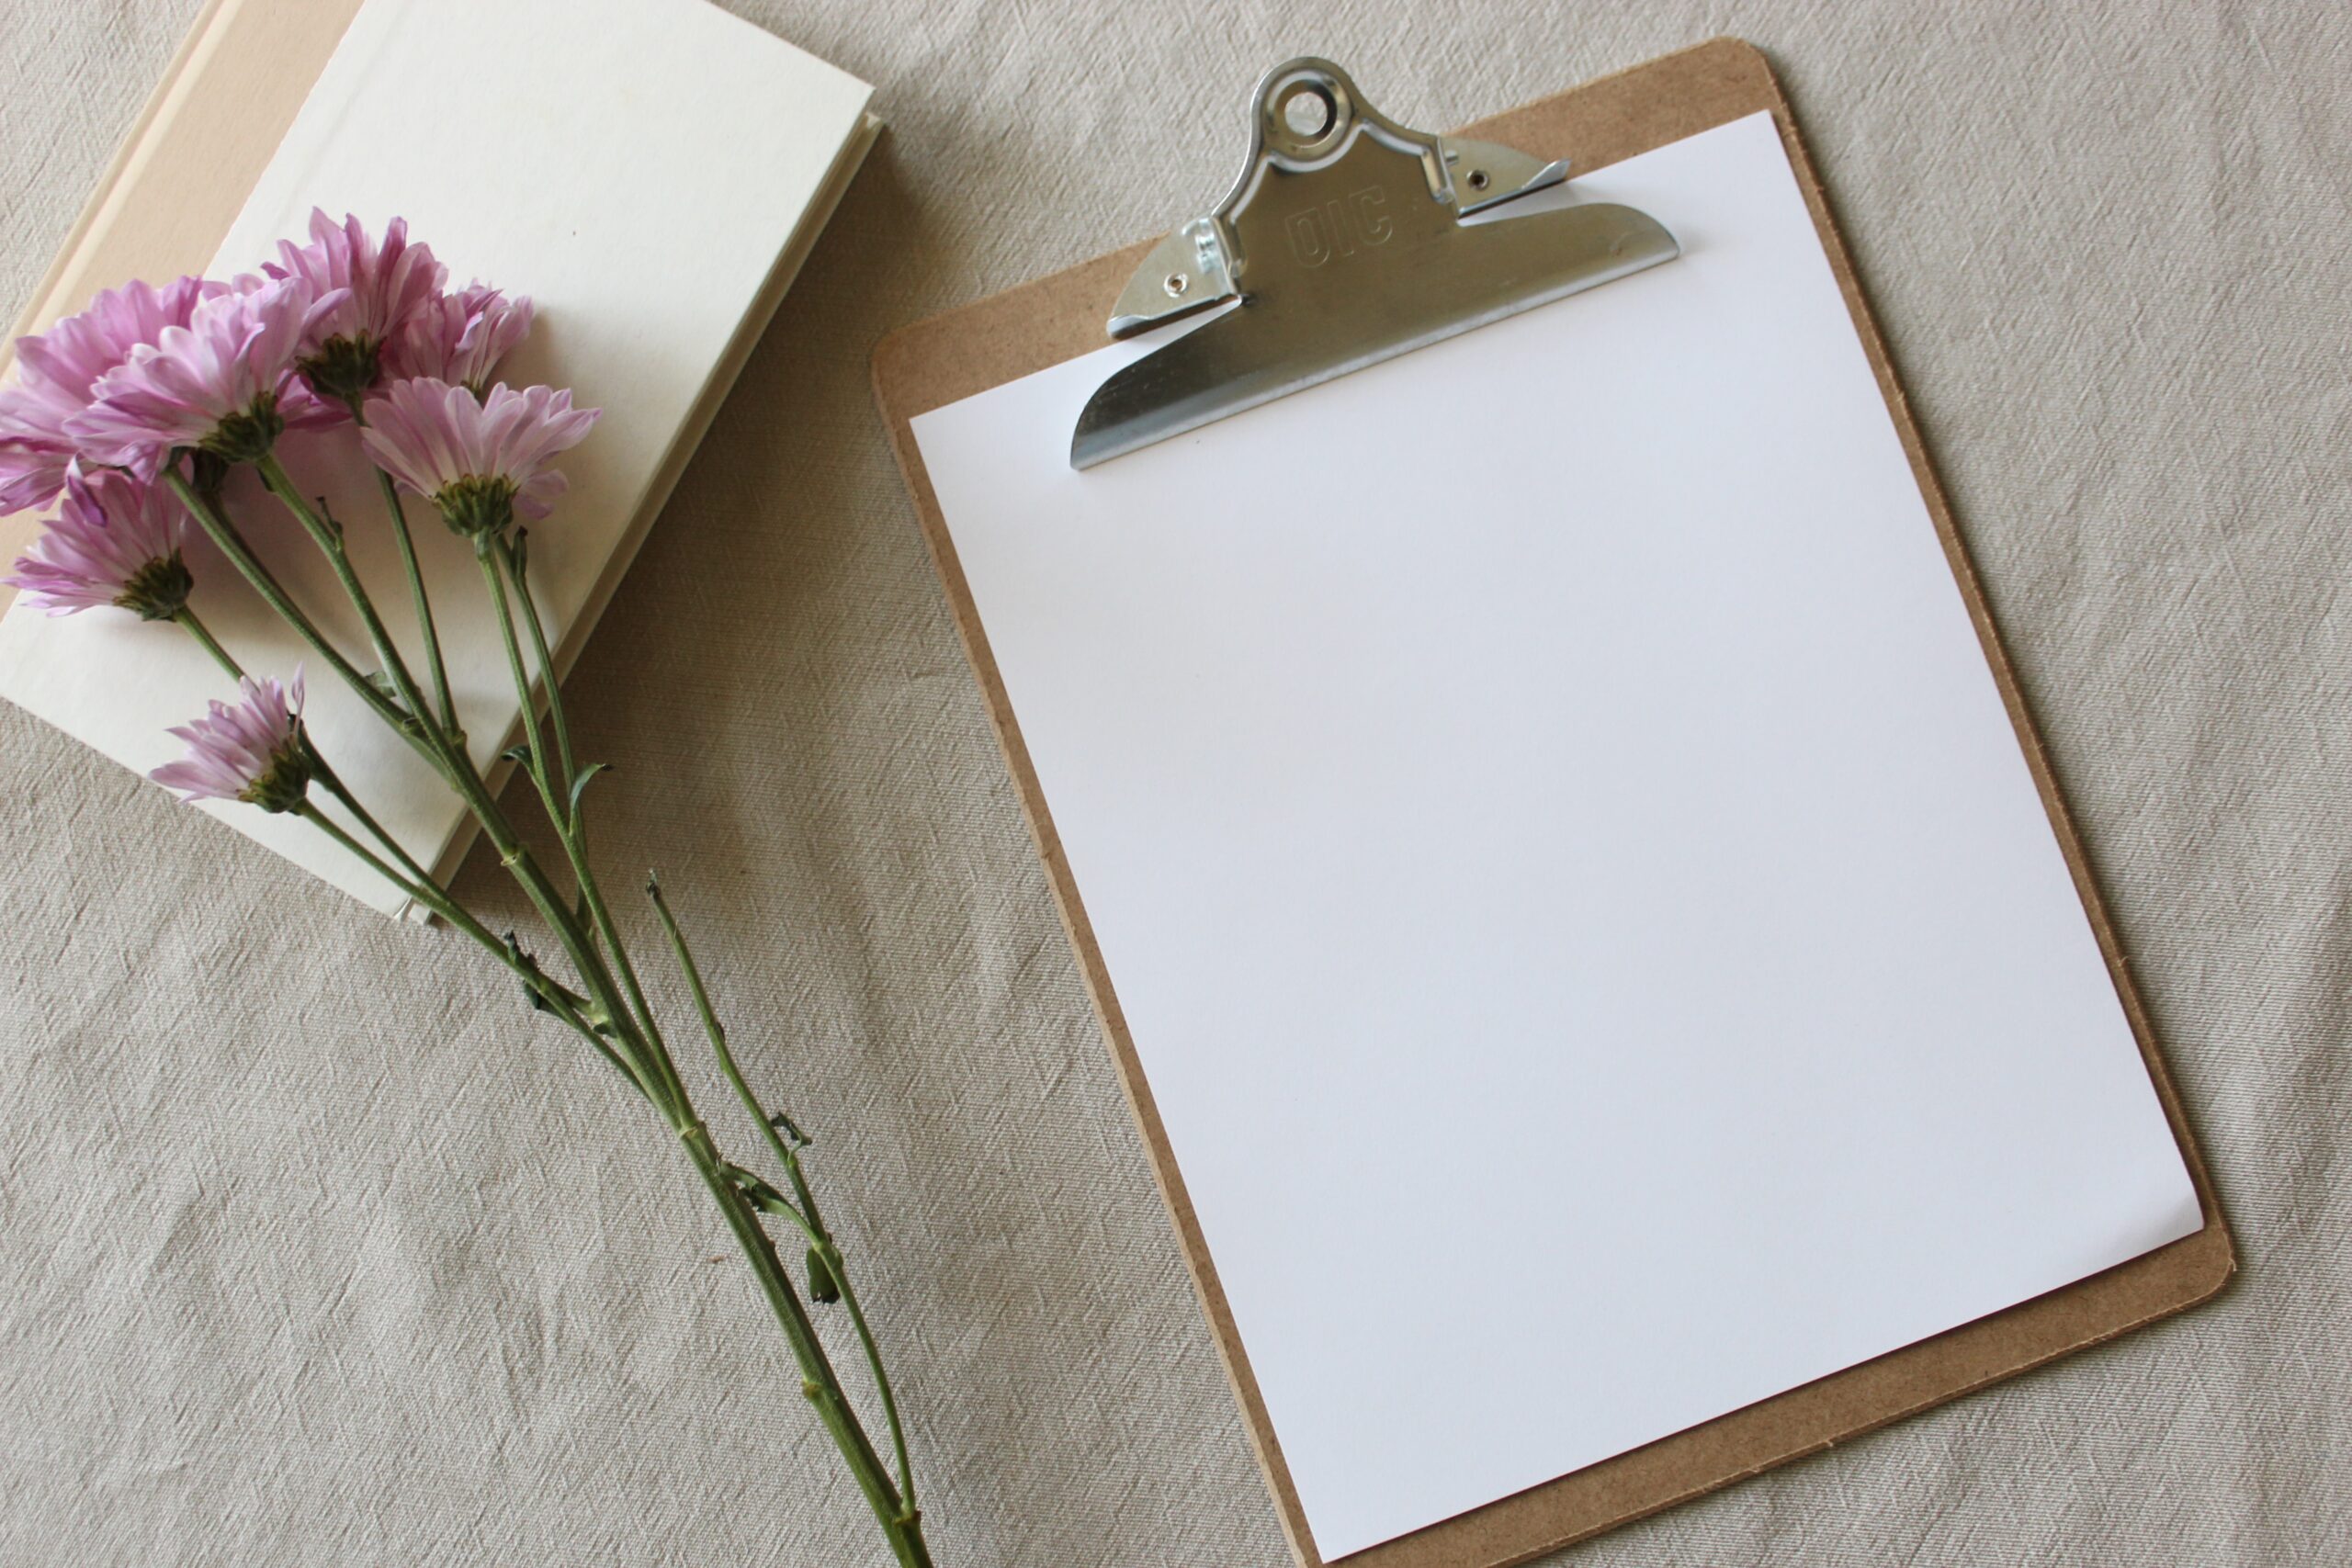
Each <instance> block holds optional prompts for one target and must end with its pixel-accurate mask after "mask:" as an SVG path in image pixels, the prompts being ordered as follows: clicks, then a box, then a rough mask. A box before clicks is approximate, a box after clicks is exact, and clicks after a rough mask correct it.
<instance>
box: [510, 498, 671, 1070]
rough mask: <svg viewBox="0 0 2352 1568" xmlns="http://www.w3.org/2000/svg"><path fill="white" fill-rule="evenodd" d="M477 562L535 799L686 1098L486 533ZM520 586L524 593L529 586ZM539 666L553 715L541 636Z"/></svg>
mask: <svg viewBox="0 0 2352 1568" xmlns="http://www.w3.org/2000/svg"><path fill="white" fill-rule="evenodd" d="M474 553H475V555H476V557H477V558H479V559H480V560H481V570H482V577H483V579H484V581H487V582H488V583H489V585H490V596H491V601H492V604H495V605H496V606H497V610H498V629H499V633H500V635H501V637H502V638H503V640H504V642H505V645H506V666H507V670H508V671H509V672H510V673H511V674H512V675H513V677H514V681H515V698H516V700H517V701H519V702H520V703H521V704H522V708H523V725H524V733H525V736H526V738H527V739H528V740H529V743H530V750H531V773H532V777H533V779H534V780H535V782H537V784H538V786H539V800H540V803H541V804H542V805H544V806H545V807H546V808H547V813H548V825H549V826H551V827H553V828H554V829H555V832H556V838H557V839H558V840H560V842H561V843H562V845H563V852H564V854H565V855H566V856H567V857H568V858H569V859H570V860H571V878H572V881H573V882H574V883H576V884H577V885H578V886H579V888H580V899H581V902H582V903H583V904H585V905H586V906H587V907H588V913H589V917H590V919H592V920H594V927H595V930H596V931H597V932H598V933H599V934H600V935H601V936H602V937H603V938H604V942H605V952H606V953H610V954H611V955H612V964H613V967H614V968H615V969H616V970H617V971H618V973H619V976H620V982H621V986H622V987H623V988H624V989H625V990H626V991H627V992H628V1001H629V1008H630V1011H631V1015H632V1016H633V1017H635V1018H636V1020H637V1021H638V1025H639V1028H640V1029H642V1030H643V1031H644V1033H645V1037H646V1040H647V1042H648V1043H650V1045H651V1047H652V1055H653V1056H654V1059H655V1064H656V1066H659V1067H660V1068H661V1069H662V1072H663V1074H664V1075H665V1076H666V1077H668V1078H669V1080H670V1082H671V1085H672V1088H673V1091H674V1092H675V1093H676V1095H677V1098H678V1100H679V1103H681V1104H684V1102H685V1093H686V1091H685V1085H684V1082H683V1081H682V1080H681V1079H680V1078H679V1077H678V1069H677V1065H676V1064H675V1063H674V1062H673V1061H672V1060H671V1057H670V1047H669V1044H668V1043H667V1042H665V1041H664V1040H663V1039H662V1026H661V1024H660V1023H659V1022H658V1021H656V1020H655V1018H654V1016H653V1009H652V1008H651V1007H650V1005H649V1004H648V1003H647V1001H646V999H645V987H644V986H643V985H642V984H640V983H639V980H638V976H637V965H636V964H634V963H632V962H631V961H630V959H629V955H628V944H627V943H625V942H622V941H621V933H620V927H619V925H618V923H617V922H616V921H615V920H614V919H613V912H612V908H611V907H610V906H609V905H607V904H606V903H605V891H604V888H603V887H602V886H599V885H598V883H597V881H596V874H595V872H594V870H592V869H591V868H590V867H589V864H588V849H587V844H586V841H585V840H584V839H583V837H582V834H581V833H580V832H579V830H578V826H577V822H576V820H575V818H576V813H573V812H571V811H570V810H568V809H566V808H565V807H562V806H559V805H558V804H557V802H556V798H555V794H554V789H553V786H552V784H551V782H550V780H549V779H548V771H547V752H546V749H545V747H544V745H543V744H542V742H541V740H540V738H539V727H538V719H537V707H538V704H537V700H536V699H535V697H534V694H533V693H532V690H531V677H530V674H529V672H528V671H526V670H525V668H524V666H523V649H522V644H521V643H520V642H519V641H517V640H516V638H515V614H514V610H513V608H512V607H511V606H510V604H508V602H507V594H506V579H505V576H504V574H503V572H501V571H500V570H499V552H497V551H496V549H495V547H493V546H492V543H491V541H490V540H489V539H487V538H484V539H482V540H481V541H480V542H478V543H477V544H476V545H475V547H474ZM517 586H518V589H519V590H520V591H521V592H525V593H526V596H527V593H528V590H527V589H521V586H520V585H519V584H518V585H517ZM540 649H541V670H542V672H543V673H544V674H545V676H546V683H547V688H548V705H549V712H550V714H551V715H553V714H559V713H560V712H561V711H562V706H563V693H562V691H561V689H560V687H559V686H558V685H557V684H556V680H555V671H553V670H552V669H550V668H548V666H547V663H546V660H545V649H546V643H545V641H544V639H542V641H541V643H540Z"/></svg>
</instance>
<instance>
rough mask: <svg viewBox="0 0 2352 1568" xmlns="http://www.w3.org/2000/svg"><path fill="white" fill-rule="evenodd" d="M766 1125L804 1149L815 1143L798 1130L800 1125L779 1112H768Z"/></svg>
mask: <svg viewBox="0 0 2352 1568" xmlns="http://www.w3.org/2000/svg"><path fill="white" fill-rule="evenodd" d="M768 1125H769V1126H771V1127H773V1128H775V1130H776V1131H777V1132H779V1133H782V1134H784V1135H785V1136H786V1137H787V1138H790V1139H791V1140H792V1141H793V1143H794V1144H795V1145H797V1146H799V1147H801V1148H804V1149H805V1148H807V1147H808V1146H809V1145H811V1144H813V1143H815V1142H816V1141H817V1140H816V1139H814V1138H812V1137H810V1136H809V1134H806V1133H804V1132H802V1131H801V1130H800V1123H798V1122H795V1121H794V1120H793V1119H792V1118H791V1117H789V1116H786V1114H785V1113H784V1112H783V1111H769V1112H768Z"/></svg>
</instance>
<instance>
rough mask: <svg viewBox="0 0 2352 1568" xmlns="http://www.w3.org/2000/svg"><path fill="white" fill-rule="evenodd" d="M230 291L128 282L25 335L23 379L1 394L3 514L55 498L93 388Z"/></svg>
mask: <svg viewBox="0 0 2352 1568" xmlns="http://www.w3.org/2000/svg"><path fill="white" fill-rule="evenodd" d="M226 288H227V286H226V285H224V284H219V283H208V282H206V281H205V280H204V279H202V278H200V277H183V278H181V279H179V280H178V281H177V282H175V283H168V284H165V285H164V287H163V288H155V287H154V286H153V285H152V284H147V283H127V284H125V285H123V286H122V287H121V288H110V289H108V290H107V291H106V292H105V293H103V294H101V295H99V296H98V297H97V298H96V299H93V300H91V301H90V305H89V309H87V310H84V311H82V312H81V313H80V314H79V315H74V316H68V317H66V318H65V319H64V320H63V321H60V322H58V323H57V324H56V325H55V326H53V327H51V328H50V329H49V331H47V332H45V333H40V335H39V336H36V337H24V338H18V339H17V366H18V367H19V368H20V369H21V370H22V372H23V379H21V380H20V381H19V382H17V385H15V386H13V387H9V388H7V389H5V390H0V513H6V512H22V511H24V510H25V509H26V508H27V507H30V506H43V505H46V504H48V503H49V502H51V501H54V500H55V499H56V498H57V493H58V491H62V490H63V489H64V488H65V469H66V466H67V465H68V464H69V463H71V462H72V461H73V459H74V441H73V438H72V437H70V436H68V435H67V434H66V433H65V423H66V422H67V421H68V420H70V419H72V418H73V417H74V415H75V414H78V413H80V412H82V411H83V410H84V409H86V408H88V407H89V406H90V389H91V387H92V386H93V385H94V384H96V381H97V380H98V378H100V377H102V376H104V375H106V374H107V372H108V371H109V370H112V369H113V368H114V367H116V366H118V365H120V364H121V363H122V362H123V361H124V360H126V359H128V358H130V351H131V350H132V349H134V348H136V347H138V346H139V345H140V344H152V343H153V342H154V341H155V340H156V339H157V338H159V337H161V336H162V335H163V333H164V328H166V327H184V326H186V325H187V322H188V317H189V316H190V315H191V314H192V313H193V312H194V311H195V310H196V307H197V305H198V303H199V302H200V301H202V300H204V299H208V298H209V297H210V296H212V295H215V294H220V293H223V292H225V291H226Z"/></svg>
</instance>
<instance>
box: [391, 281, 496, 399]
mask: <svg viewBox="0 0 2352 1568" xmlns="http://www.w3.org/2000/svg"><path fill="white" fill-rule="evenodd" d="M530 333H531V301H530V300H529V299H528V298H526V297H522V296H518V297H516V298H515V299H508V298H507V297H506V296H505V295H503V294H502V293H500V292H499V291H498V290H497V289H495V288H491V287H490V286H489V285H488V284H486V283H471V284H468V285H467V286H466V287H465V288H463V289H460V290H459V291H458V292H457V293H455V294H444V295H440V296H438V297H437V298H435V299H432V300H430V301H428V302H427V303H426V305H425V307H424V310H419V311H418V312H417V313H416V317H415V319H414V320H413V321H410V322H409V324H408V331H407V332H405V333H402V334H401V339H400V342H399V343H397V344H393V345H392V348H391V350H390V353H389V354H388V355H386V368H387V369H389V370H390V373H391V374H392V375H394V376H399V377H416V376H428V377H431V378H433V379H434V380H436V381H447V382H448V383H449V384H450V385H452V386H462V387H464V388H466V389H468V390H469V391H471V392H472V393H473V394H474V396H476V397H477V398H479V397H481V395H482V393H483V392H484V391H485V390H486V389H488V388H489V386H490V378H491V377H492V375H494V374H496V373H497V370H498V362H499V361H500V360H502V359H503V358H505V357H506V356H507V355H509V354H512V353H513V352H515V349H516V348H517V347H519V346H520V345H521V344H522V342H523V340H524V339H525V338H526V337H528V336H529V335H530Z"/></svg>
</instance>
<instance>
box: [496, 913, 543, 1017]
mask: <svg viewBox="0 0 2352 1568" xmlns="http://www.w3.org/2000/svg"><path fill="white" fill-rule="evenodd" d="M506 955H507V956H508V957H509V958H512V959H513V960H514V961H515V963H517V964H521V965H522V966H523V967H524V968H526V969H527V970H529V971H530V972H531V973H532V974H534V975H537V974H538V973H539V961H538V960H537V959H536V958H533V957H532V956H531V955H530V954H529V953H526V952H524V951H523V944H522V942H520V941H518V940H517V939H516V937H515V933H514V932H513V931H508V932H507V933H506ZM523 999H524V1000H526V1001H527V1002H529V1003H530V1004H531V1010H532V1011H533V1012H552V1011H554V1009H552V1008H550V1007H548V998H547V996H546V994H545V993H544V992H542V991H541V990H540V989H539V988H538V987H536V986H534V985H532V984H531V983H530V982H529V981H527V980H526V981H525V982H524V983H523Z"/></svg>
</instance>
